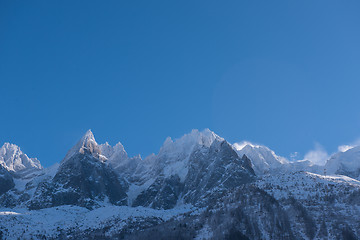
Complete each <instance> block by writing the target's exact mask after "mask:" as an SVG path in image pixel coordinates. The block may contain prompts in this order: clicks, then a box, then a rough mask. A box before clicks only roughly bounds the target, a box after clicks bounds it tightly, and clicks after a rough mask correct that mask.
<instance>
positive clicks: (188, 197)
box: [184, 141, 255, 204]
mask: <svg viewBox="0 0 360 240" xmlns="http://www.w3.org/2000/svg"><path fill="white" fill-rule="evenodd" d="M254 177H255V173H254V170H253V169H252V168H251V163H250V161H249V159H248V158H247V157H246V156H245V155H244V156H243V157H242V158H240V157H239V156H238V155H237V153H236V152H235V151H234V150H233V148H232V147H231V145H230V144H229V143H227V142H226V141H214V142H213V144H212V145H211V146H210V148H208V149H206V148H199V149H197V150H196V151H194V152H193V153H192V154H191V156H190V160H189V172H188V175H187V177H186V180H185V187H184V201H185V202H188V203H192V204H199V203H200V202H202V201H203V200H205V203H206V202H207V201H206V198H207V197H210V196H211V195H213V194H214V196H211V197H212V198H215V197H218V195H221V194H223V193H224V192H225V191H227V190H230V189H234V188H235V187H238V186H240V185H242V184H245V183H249V182H251V181H253V180H254V179H255V178H254Z"/></svg>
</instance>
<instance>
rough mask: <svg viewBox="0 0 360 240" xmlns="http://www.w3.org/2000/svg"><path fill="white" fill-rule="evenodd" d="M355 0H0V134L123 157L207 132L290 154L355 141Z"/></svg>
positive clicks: (49, 156) (34, 144)
mask: <svg viewBox="0 0 360 240" xmlns="http://www.w3.org/2000/svg"><path fill="white" fill-rule="evenodd" d="M359 12H360V2H358V1H1V2H0V94H1V95H0V96H1V101H0V113H1V115H0V142H1V143H3V142H6V141H9V142H12V143H15V144H17V145H19V146H20V147H21V148H22V149H23V150H24V151H25V152H26V153H27V154H28V155H29V156H31V157H38V158H39V159H40V161H41V162H42V164H43V165H45V166H49V165H51V164H53V163H55V162H58V161H60V160H61V159H62V158H63V157H64V155H65V153H66V151H67V150H68V149H69V148H70V147H71V146H72V145H73V144H74V143H75V142H76V141H77V140H78V139H79V138H80V137H81V135H82V134H83V133H85V131H86V130H87V129H90V128H91V129H92V130H93V132H94V134H95V136H96V138H97V141H98V142H105V141H108V142H109V143H111V144H115V143H116V142H117V141H121V142H122V143H123V144H124V146H125V148H126V150H127V151H128V153H129V154H130V155H135V154H137V153H140V154H142V155H148V154H149V153H151V152H157V151H158V150H159V148H160V146H161V145H162V143H163V141H164V140H165V138H166V137H167V136H171V137H175V138H176V137H180V136H181V135H183V134H184V133H187V132H189V131H191V129H193V128H198V129H204V128H210V129H211V130H213V131H215V132H216V133H217V134H219V135H220V136H222V137H225V138H226V139H227V140H228V141H230V142H236V141H241V140H249V141H254V142H256V143H261V144H265V145H267V146H269V147H270V148H272V149H274V150H275V151H276V152H277V153H278V154H280V155H284V156H289V154H291V153H293V152H299V153H300V157H301V156H302V155H304V154H305V153H306V152H308V151H309V150H310V149H312V148H314V146H315V145H317V143H319V144H321V145H322V146H323V147H324V148H325V149H326V150H327V151H329V152H334V151H336V149H337V146H338V145H341V144H345V143H349V142H352V141H355V140H356V139H358V137H360V108H359V103H360V67H359V66H360V44H359V43H360V29H359V26H360V15H359Z"/></svg>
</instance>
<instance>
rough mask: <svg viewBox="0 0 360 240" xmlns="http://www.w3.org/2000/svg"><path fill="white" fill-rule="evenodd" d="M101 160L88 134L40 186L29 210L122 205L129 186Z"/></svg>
mask: <svg viewBox="0 0 360 240" xmlns="http://www.w3.org/2000/svg"><path fill="white" fill-rule="evenodd" d="M103 160H104V159H103V157H102V155H101V151H100V148H99V146H98V144H97V143H96V141H95V139H94V136H93V134H92V133H91V132H87V133H86V134H85V136H84V137H83V138H82V139H81V140H80V141H79V143H77V144H76V145H75V146H74V147H73V148H72V149H71V150H70V151H69V153H68V154H67V155H66V157H65V158H64V160H63V161H62V163H61V165H60V167H59V169H58V171H57V173H56V175H55V176H54V178H53V179H52V180H51V182H42V183H41V184H40V185H39V187H38V188H37V189H36V192H35V195H34V198H33V200H32V201H31V202H30V204H29V207H30V208H31V209H40V208H46V207H53V206H60V205H69V204H71V205H78V206H83V207H88V208H91V207H94V206H96V205H97V201H101V202H102V201H104V200H105V199H108V201H109V202H110V203H112V204H114V205H125V204H126V203H127V195H126V191H127V188H128V185H127V184H126V182H125V181H124V180H122V179H121V178H120V177H119V176H118V175H117V174H116V173H115V172H114V170H112V169H111V168H110V167H109V166H107V164H105V162H104V161H103Z"/></svg>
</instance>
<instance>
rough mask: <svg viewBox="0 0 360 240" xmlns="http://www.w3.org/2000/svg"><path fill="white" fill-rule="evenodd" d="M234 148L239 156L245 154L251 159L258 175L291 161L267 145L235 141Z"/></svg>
mask: <svg viewBox="0 0 360 240" xmlns="http://www.w3.org/2000/svg"><path fill="white" fill-rule="evenodd" d="M234 148H235V149H236V152H237V153H238V154H239V156H242V155H244V154H245V155H246V156H247V157H249V158H250V159H251V162H252V166H253V168H254V171H255V173H256V175H263V174H265V173H269V172H270V171H271V170H274V169H276V168H280V167H281V166H282V165H283V164H286V163H289V162H288V160H287V159H286V158H284V157H280V156H278V155H276V154H275V152H274V151H272V150H271V149H269V148H268V147H266V146H261V145H256V144H252V143H250V142H246V141H244V142H240V143H235V144H234Z"/></svg>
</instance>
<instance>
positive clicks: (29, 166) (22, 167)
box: [0, 143, 42, 172]
mask: <svg viewBox="0 0 360 240" xmlns="http://www.w3.org/2000/svg"><path fill="white" fill-rule="evenodd" d="M0 165H2V166H3V167H4V168H6V169H7V170H8V171H13V172H20V171H26V170H38V169H42V166H41V164H40V161H39V160H37V159H36V158H29V157H28V156H27V155H26V154H25V153H23V152H22V151H21V150H20V147H18V146H17V145H15V144H11V143H5V144H4V145H3V146H2V147H1V148H0Z"/></svg>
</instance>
